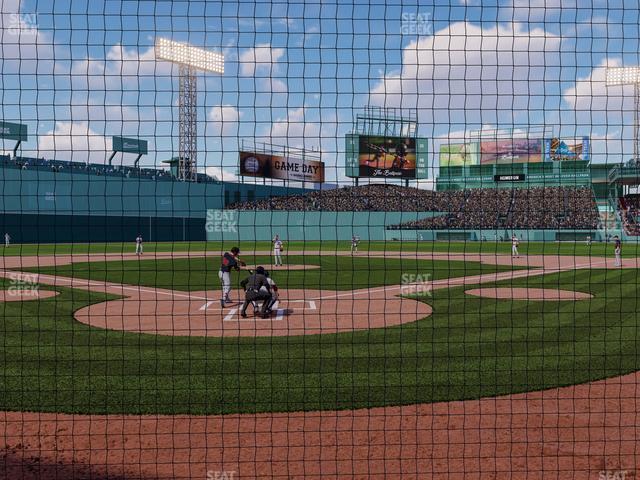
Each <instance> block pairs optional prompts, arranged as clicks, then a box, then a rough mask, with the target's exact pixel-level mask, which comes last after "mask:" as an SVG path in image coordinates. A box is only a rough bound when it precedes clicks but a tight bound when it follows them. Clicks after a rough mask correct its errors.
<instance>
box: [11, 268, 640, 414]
mask: <svg viewBox="0 0 640 480" xmlns="http://www.w3.org/2000/svg"><path fill="white" fill-rule="evenodd" d="M637 276H638V272H637V271H636V270H615V271H613V270H610V271H603V270H593V271H589V270H581V271H577V272H564V273H557V274H550V275H546V276H544V277H532V278H525V279H518V280H514V281H512V282H497V284H496V285H501V286H508V285H513V286H530V287H546V288H563V289H569V290H573V289H575V290H580V291H586V292H590V293H592V294H593V295H594V296H595V297H594V298H593V299H591V300H583V301H579V302H572V301H566V302H533V301H532V302H527V301H521V300H518V301H511V300H495V299H487V298H476V297H470V296H466V295H465V294H464V290H465V289H466V288H472V287H471V286H467V287H464V288H462V287H458V288H453V289H448V290H447V289H443V290H436V291H435V292H434V293H433V296H425V297H423V298H421V300H422V301H426V302H428V303H430V304H431V305H432V306H433V309H434V312H433V315H432V316H430V317H428V318H426V319H423V320H420V321H418V322H415V323H412V324H405V325H402V326H397V327H391V328H385V329H375V330H370V331H361V332H351V333H344V334H332V335H315V336H308V337H279V338H259V339H250V338H224V339H220V338H192V337H174V338H172V337H163V336H153V335H138V334H134V333H128V332H117V331H105V330H100V329H96V328H92V327H89V326H87V325H83V324H80V323H78V322H75V321H74V320H73V318H72V312H73V311H74V310H75V309H77V308H80V307H82V306H84V305H86V304H88V303H93V302H97V301H102V300H104V299H106V298H107V296H106V295H102V294H95V293H89V292H84V291H80V290H73V289H68V288H59V290H60V291H61V295H60V296H58V297H55V298H52V299H47V300H43V301H40V302H24V303H22V304H20V303H15V304H12V303H5V304H2V309H3V314H4V316H3V320H2V324H1V325H2V327H1V328H2V335H3V342H2V344H1V345H0V359H1V360H2V367H1V369H2V375H0V388H1V389H2V392H3V395H2V396H0V408H2V409H4V410H34V411H59V412H68V413H143V414H144V413H149V414H152V413H153V414H176V413H191V414H220V413H232V412H264V411H295V410H318V409H352V408H364V407H374V406H384V405H399V404H412V403H422V402H435V401H448V400H462V399H471V398H479V397H482V396H493V395H502V394H508V393H514V392H526V391H533V390H540V389H543V388H551V387H556V386H563V385H571V384H575V383H582V382H587V381H590V380H596V379H601V378H605V377H609V376H613V375H620V374H624V373H628V372H632V371H635V370H638V369H639V368H640V366H639V363H640V361H639V357H638V355H637V351H638V347H639V346H640V345H639V344H638V342H639V341H638V339H639V338H640V335H638V333H639V332H638V315H639V314H638V308H637V306H638V305H637V303H638V300H637V283H638V282H637V280H638V279H637ZM3 285H4V286H5V287H6V286H8V284H7V283H6V281H4V284H3ZM42 288H49V287H42Z"/></svg>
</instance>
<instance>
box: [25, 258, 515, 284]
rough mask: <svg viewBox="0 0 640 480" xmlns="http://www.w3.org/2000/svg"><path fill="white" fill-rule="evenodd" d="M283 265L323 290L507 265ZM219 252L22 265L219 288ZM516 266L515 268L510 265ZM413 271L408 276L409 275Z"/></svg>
mask: <svg viewBox="0 0 640 480" xmlns="http://www.w3.org/2000/svg"><path fill="white" fill-rule="evenodd" d="M242 258H243V259H244V261H246V262H247V264H248V265H264V266H265V267H266V268H267V269H269V268H270V263H271V261H272V260H271V257H267V256H253V255H243V256H242ZM286 262H287V264H291V265H307V266H309V269H306V270H279V271H278V270H276V271H272V272H271V276H272V277H273V279H274V280H275V281H276V283H277V284H278V285H279V286H281V287H283V288H305V289H324V290H356V289H359V288H367V287H378V286H383V285H399V284H401V283H403V280H404V283H408V282H409V283H413V282H415V278H417V276H418V275H420V280H421V281H426V280H427V278H430V279H432V280H439V279H443V278H451V277H460V276H469V275H478V274H480V273H493V272H500V271H507V270H511V269H512V267H511V266H496V265H488V264H483V263H479V262H464V261H448V260H415V259H414V260H412V259H399V258H377V257H367V256H365V255H360V256H354V257H352V256H344V255H340V256H329V255H305V256H297V255H291V256H287V257H286ZM219 268H220V258H219V257H217V256H216V257H199V258H175V259H166V260H127V261H109V262H84V263H73V264H70V265H62V266H55V267H38V268H29V269H23V270H25V271H31V272H35V271H37V272H40V273H46V274H51V275H60V276H64V277H75V278H86V279H91V280H98V281H109V282H114V283H124V284H128V285H142V286H147V287H159V288H166V289H171V290H182V291H198V290H211V289H217V288H220V280H219V279H218V270H219ZM518 268H522V267H515V269H518ZM247 275H248V273H247V272H232V282H233V285H234V286H235V287H236V288H237V287H238V283H239V281H240V280H241V279H243V278H245V277H246V276H247ZM412 276H413V277H412Z"/></svg>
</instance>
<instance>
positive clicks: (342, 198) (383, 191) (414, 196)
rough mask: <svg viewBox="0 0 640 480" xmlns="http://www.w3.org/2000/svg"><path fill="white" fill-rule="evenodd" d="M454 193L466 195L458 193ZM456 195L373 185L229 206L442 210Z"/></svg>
mask: <svg viewBox="0 0 640 480" xmlns="http://www.w3.org/2000/svg"><path fill="white" fill-rule="evenodd" d="M451 194H452V196H453V197H455V196H458V197H459V198H462V195H461V194H460V193H458V192H451ZM451 200H452V198H449V197H448V198H445V197H444V196H443V195H441V194H440V193H439V192H434V191H431V190H421V189H418V188H407V187H402V186H400V185H391V184H372V185H362V186H359V187H344V188H336V189H332V190H317V191H313V192H309V193H306V194H304V195H291V196H277V197H271V198H267V199H260V200H255V201H251V202H238V203H234V204H231V205H229V206H228V207H227V208H230V209H235V210H295V211H331V212H336V211H338V212H340V211H353V212H391V211H398V212H399V211H402V212H421V211H442V210H443V209H445V208H448V202H450V201H451Z"/></svg>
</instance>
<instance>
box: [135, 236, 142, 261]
mask: <svg viewBox="0 0 640 480" xmlns="http://www.w3.org/2000/svg"><path fill="white" fill-rule="evenodd" d="M136 255H137V256H140V255H142V235H140V234H138V236H137V237H136Z"/></svg>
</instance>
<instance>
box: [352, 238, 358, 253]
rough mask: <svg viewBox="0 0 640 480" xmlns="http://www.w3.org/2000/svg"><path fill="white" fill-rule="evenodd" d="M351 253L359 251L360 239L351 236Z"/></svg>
mask: <svg viewBox="0 0 640 480" xmlns="http://www.w3.org/2000/svg"><path fill="white" fill-rule="evenodd" d="M351 253H358V239H357V237H351Z"/></svg>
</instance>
